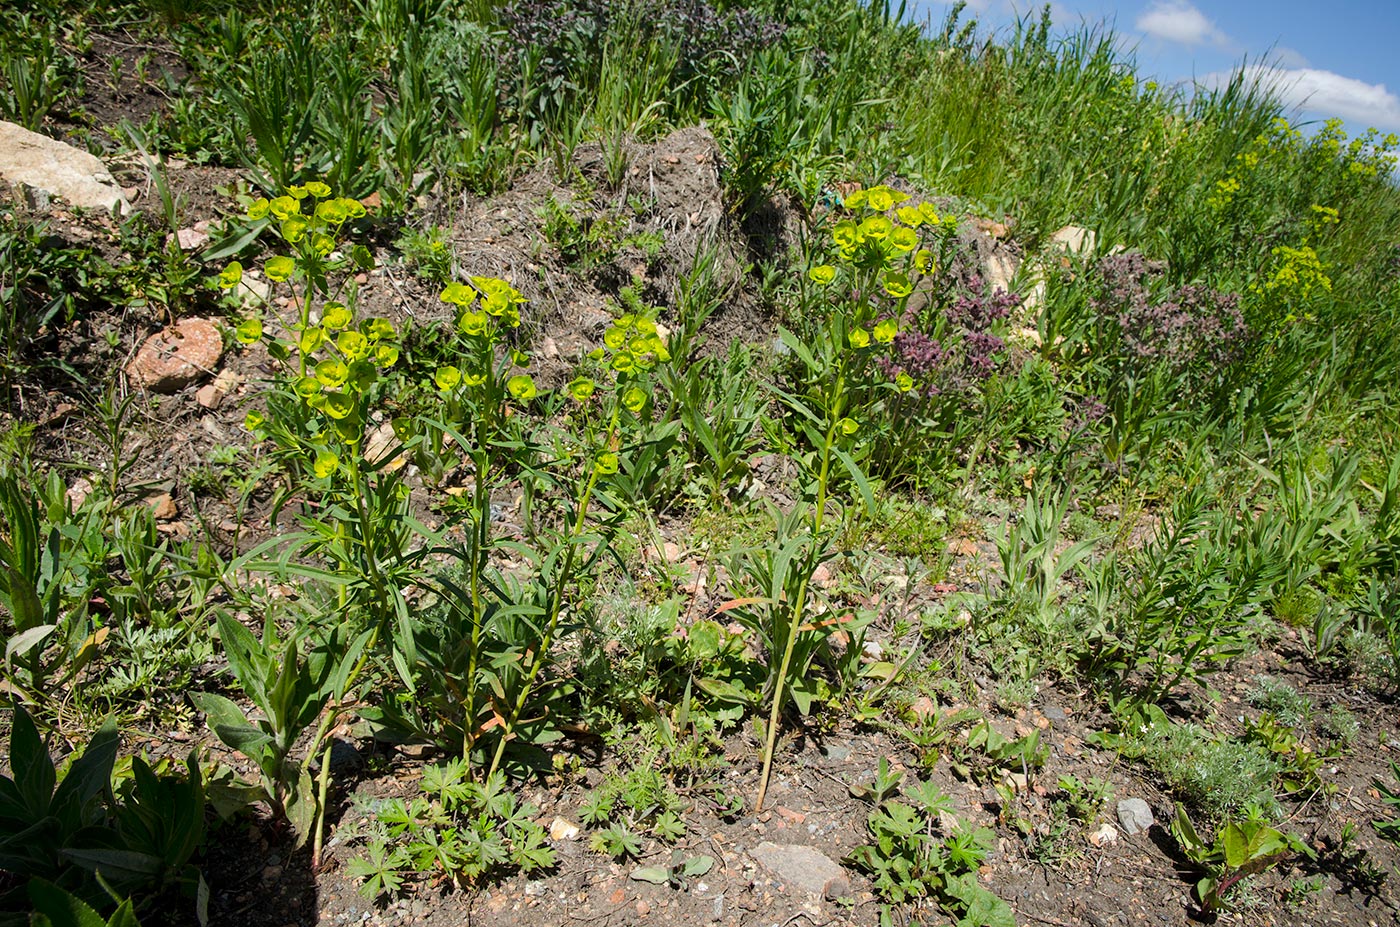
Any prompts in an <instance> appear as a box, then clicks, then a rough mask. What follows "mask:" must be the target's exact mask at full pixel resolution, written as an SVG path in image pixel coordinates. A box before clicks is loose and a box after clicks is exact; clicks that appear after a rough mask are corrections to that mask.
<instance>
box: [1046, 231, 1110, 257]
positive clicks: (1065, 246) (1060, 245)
mask: <svg viewBox="0 0 1400 927" xmlns="http://www.w3.org/2000/svg"><path fill="white" fill-rule="evenodd" d="M1098 241H1099V236H1098V235H1097V234H1096V233H1095V232H1094V230H1093V229H1086V228H1081V227H1080V226H1077V225H1066V226H1065V227H1064V228H1062V229H1060V230H1059V231H1057V232H1055V234H1054V235H1051V236H1050V250H1051V251H1064V252H1067V253H1069V254H1074V255H1087V254H1092V253H1093V251H1094V249H1095V248H1096V247H1097V246H1098Z"/></svg>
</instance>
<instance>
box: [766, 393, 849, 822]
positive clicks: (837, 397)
mask: <svg viewBox="0 0 1400 927" xmlns="http://www.w3.org/2000/svg"><path fill="white" fill-rule="evenodd" d="M843 385H844V379H843V378H842V377H841V376H839V375H838V376H837V378H836V387H835V392H834V394H833V399H832V403H831V412H830V414H829V415H828V416H827V418H828V425H827V431H826V439H825V440H824V441H823V442H822V464H821V469H820V471H819V472H818V475H817V503H816V509H815V510H814V511H813V512H812V543H813V545H815V544H817V542H818V539H819V538H820V537H821V531H822V523H823V521H824V520H825V516H826V500H827V486H828V484H829V482H830V479H831V448H832V445H833V444H834V443H835V442H836V429H837V428H838V427H840V422H841V400H842V398H843V397H842V387H843ZM809 566H810V559H809V560H808V562H807V564H805V565H804V567H803V572H802V579H801V581H800V582H799V583H798V586H797V595H796V596H795V597H794V600H793V606H792V613H791V616H790V617H789V619H788V620H789V624H788V633H787V641H786V643H785V644H784V645H783V659H782V661H781V662H780V664H779V666H778V676H777V681H776V683H775V685H774V688H773V705H772V707H771V708H770V709H769V710H768V737H767V740H766V742H765V743H764V745H763V771H762V772H761V773H759V777H758V799H757V801H756V802H755V803H754V804H755V807H754V810H756V811H762V810H763V801H764V799H765V798H766V797H767V796H768V780H769V778H770V777H771V775H772V773H773V750H774V748H775V747H776V745H777V742H778V722H779V721H780V720H781V719H782V714H783V695H784V690H785V688H786V684H787V677H788V672H789V670H790V669H791V668H792V653H793V651H794V650H795V649H796V647H797V634H798V628H800V627H801V626H802V613H803V611H804V610H805V608H806V603H807V589H808V586H809V585H810V583H811V580H812V571H811V569H809V568H808V567H809Z"/></svg>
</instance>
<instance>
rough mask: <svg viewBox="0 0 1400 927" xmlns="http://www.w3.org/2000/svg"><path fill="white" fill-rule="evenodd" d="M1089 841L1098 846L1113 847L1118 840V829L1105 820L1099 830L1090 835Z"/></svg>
mask: <svg viewBox="0 0 1400 927" xmlns="http://www.w3.org/2000/svg"><path fill="white" fill-rule="evenodd" d="M1089 842H1090V843H1092V844H1093V845H1094V846H1096V847H1111V846H1113V845H1114V844H1115V843H1117V842H1118V829H1117V828H1116V827H1114V826H1113V825H1112V824H1110V823H1108V822H1107V821H1104V822H1103V825H1102V826H1101V827H1100V828H1099V829H1098V830H1096V831H1094V832H1093V833H1092V834H1090V835H1089Z"/></svg>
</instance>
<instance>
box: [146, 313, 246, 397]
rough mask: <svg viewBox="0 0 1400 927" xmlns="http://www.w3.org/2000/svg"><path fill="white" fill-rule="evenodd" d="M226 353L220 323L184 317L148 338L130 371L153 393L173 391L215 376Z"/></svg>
mask: <svg viewBox="0 0 1400 927" xmlns="http://www.w3.org/2000/svg"><path fill="white" fill-rule="evenodd" d="M223 353H224V339H223V336H222V335H221V334H219V327H218V326H217V325H215V324H214V323H213V322H211V321H209V320H208V319H181V320H180V321H179V322H177V323H175V324H174V325H173V326H171V327H170V328H167V329H166V330H165V331H162V332H157V333H156V334H154V335H152V336H151V337H150V338H147V339H146V343H145V344H143V345H141V350H140V351H137V352H136V357H135V359H134V360H132V362H131V363H130V364H128V365H127V367H126V374H127V376H129V377H130V378H131V381H132V382H133V383H134V384H136V385H137V386H140V387H144V388H145V389H148V390H150V391H151V392H153V393H173V392H175V391H177V390H181V389H184V388H185V387H186V386H189V385H190V384H191V383H193V382H195V381H196V380H199V379H201V378H202V377H204V376H206V375H209V376H212V375H213V373H214V370H215V368H217V367H218V366H219V358H220V357H222V356H223Z"/></svg>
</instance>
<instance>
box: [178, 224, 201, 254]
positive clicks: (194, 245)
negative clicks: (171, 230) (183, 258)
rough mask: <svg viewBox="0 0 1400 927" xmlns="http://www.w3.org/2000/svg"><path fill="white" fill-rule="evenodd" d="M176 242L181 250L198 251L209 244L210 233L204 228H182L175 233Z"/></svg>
mask: <svg viewBox="0 0 1400 927" xmlns="http://www.w3.org/2000/svg"><path fill="white" fill-rule="evenodd" d="M175 242H176V244H178V245H179V246H180V250H181V251H198V250H199V249H200V248H203V247H204V246H205V245H207V244H209V233H208V232H206V231H204V230H202V229H194V228H190V229H180V231H178V232H176V233H175Z"/></svg>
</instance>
